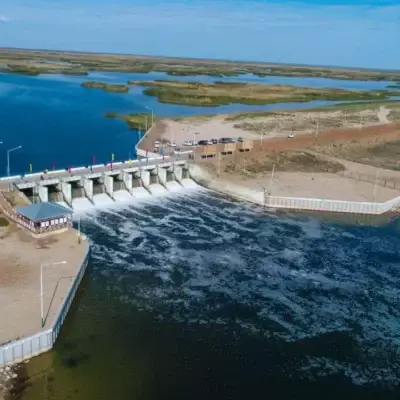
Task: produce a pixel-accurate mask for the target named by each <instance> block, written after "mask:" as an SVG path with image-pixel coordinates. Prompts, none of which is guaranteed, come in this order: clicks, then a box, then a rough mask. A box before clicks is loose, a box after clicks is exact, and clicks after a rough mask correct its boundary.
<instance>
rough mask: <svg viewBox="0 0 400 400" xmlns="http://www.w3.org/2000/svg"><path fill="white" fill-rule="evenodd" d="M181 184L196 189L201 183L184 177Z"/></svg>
mask: <svg viewBox="0 0 400 400" xmlns="http://www.w3.org/2000/svg"><path fill="white" fill-rule="evenodd" d="M181 184H182V186H183V187H185V188H188V189H196V188H198V187H199V185H198V184H197V183H196V182H195V181H194V180H193V179H190V178H185V179H182V181H181Z"/></svg>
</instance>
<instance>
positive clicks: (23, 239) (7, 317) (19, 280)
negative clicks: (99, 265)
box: [0, 221, 90, 400]
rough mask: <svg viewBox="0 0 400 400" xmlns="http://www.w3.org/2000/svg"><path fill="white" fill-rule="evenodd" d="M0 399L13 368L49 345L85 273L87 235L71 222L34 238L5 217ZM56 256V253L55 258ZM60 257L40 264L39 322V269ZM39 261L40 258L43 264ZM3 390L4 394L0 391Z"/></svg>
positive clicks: (14, 375) (0, 257)
mask: <svg viewBox="0 0 400 400" xmlns="http://www.w3.org/2000/svg"><path fill="white" fill-rule="evenodd" d="M0 234H1V239H2V240H1V242H0V244H1V246H0V279H1V280H2V281H3V285H2V286H1V288H0V299H1V304H2V306H1V307H0V318H1V319H2V320H4V321H8V323H7V325H5V326H2V329H0V342H1V344H0V399H1V400H3V399H6V398H7V393H10V391H12V389H13V386H14V383H15V382H16V381H17V379H18V368H19V365H20V364H21V363H23V362H29V360H30V359H31V358H33V357H36V356H38V355H40V354H42V353H44V352H47V351H49V350H51V349H52V347H53V346H54V344H55V342H56V340H57V337H58V335H59V333H60V330H61V327H62V325H63V322H64V320H65V318H66V315H67V313H68V311H69V308H70V306H71V304H72V302H73V300H74V297H75V293H76V291H77V289H78V287H79V284H80V281H81V279H82V277H83V276H84V274H85V271H86V268H87V265H88V260H89V256H90V247H89V243H88V242H87V240H86V239H84V240H81V241H80V242H79V241H78V238H77V231H76V230H75V229H74V228H70V229H68V230H67V231H66V232H61V233H55V234H52V235H50V236H46V237H41V238H34V237H32V236H31V235H30V233H28V232H27V231H25V230H24V229H23V228H21V227H20V226H17V225H15V223H13V222H12V221H10V223H9V225H8V226H7V227H6V228H3V229H1V232H0ZM54 257H56V258H54ZM61 258H63V259H64V260H65V261H66V266H59V265H58V266H56V267H51V266H50V267H48V268H47V267H46V268H43V269H44V271H43V285H44V286H43V288H44V292H43V306H44V316H45V319H44V323H43V327H42V326H41V323H40V302H39V300H40V296H38V293H40V292H39V287H38V284H39V275H40V273H39V272H40V271H39V270H41V268H42V267H40V268H39V266H41V265H44V266H46V265H47V264H46V263H49V261H50V262H57V261H59V260H60V259H61ZM43 262H44V263H45V264H43ZM2 396H3V397H2Z"/></svg>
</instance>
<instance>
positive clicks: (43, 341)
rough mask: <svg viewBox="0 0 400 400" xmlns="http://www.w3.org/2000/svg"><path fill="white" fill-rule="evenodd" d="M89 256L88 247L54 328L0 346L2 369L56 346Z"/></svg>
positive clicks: (0, 365)
mask: <svg viewBox="0 0 400 400" xmlns="http://www.w3.org/2000/svg"><path fill="white" fill-rule="evenodd" d="M89 255H90V249H89V247H88V251H87V253H86V256H85V259H84V261H83V263H82V265H81V268H80V270H79V272H78V275H77V276H76V277H75V280H74V282H73V284H72V287H71V288H70V290H69V293H68V295H67V297H66V298H65V300H64V303H63V305H62V307H61V310H60V312H59V313H58V315H57V317H56V319H55V321H54V323H53V326H52V327H51V328H50V329H47V330H46V331H44V332H40V333H37V334H35V335H32V336H27V337H25V338H22V339H20V340H15V341H12V342H10V343H7V344H4V345H2V346H0V367H2V366H5V365H12V364H16V363H19V362H21V361H24V360H28V359H29V358H32V357H34V356H37V355H39V354H41V353H44V352H46V351H49V350H50V349H51V348H52V347H53V346H54V344H55V342H56V340H57V337H58V335H59V333H60V330H61V326H62V324H63V322H64V320H65V317H66V316H67V313H68V311H69V308H70V307H71V304H72V301H73V299H74V297H75V293H76V291H77V289H78V286H79V284H80V283H81V280H82V278H83V275H84V274H85V271H86V268H87V265H88V261H89Z"/></svg>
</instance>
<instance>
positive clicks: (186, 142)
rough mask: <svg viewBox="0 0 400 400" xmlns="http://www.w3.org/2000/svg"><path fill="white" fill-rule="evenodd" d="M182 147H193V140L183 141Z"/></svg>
mask: <svg viewBox="0 0 400 400" xmlns="http://www.w3.org/2000/svg"><path fill="white" fill-rule="evenodd" d="M182 145H183V146H193V145H194V142H193V140H185V141H184V142H183V144H182Z"/></svg>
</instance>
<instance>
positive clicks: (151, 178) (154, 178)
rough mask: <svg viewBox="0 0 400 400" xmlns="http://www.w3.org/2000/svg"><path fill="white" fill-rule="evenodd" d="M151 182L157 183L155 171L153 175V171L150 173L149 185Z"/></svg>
mask: <svg viewBox="0 0 400 400" xmlns="http://www.w3.org/2000/svg"><path fill="white" fill-rule="evenodd" d="M153 183H158V175H157V173H155V174H154V175H153V173H150V185H151V184H153Z"/></svg>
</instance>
